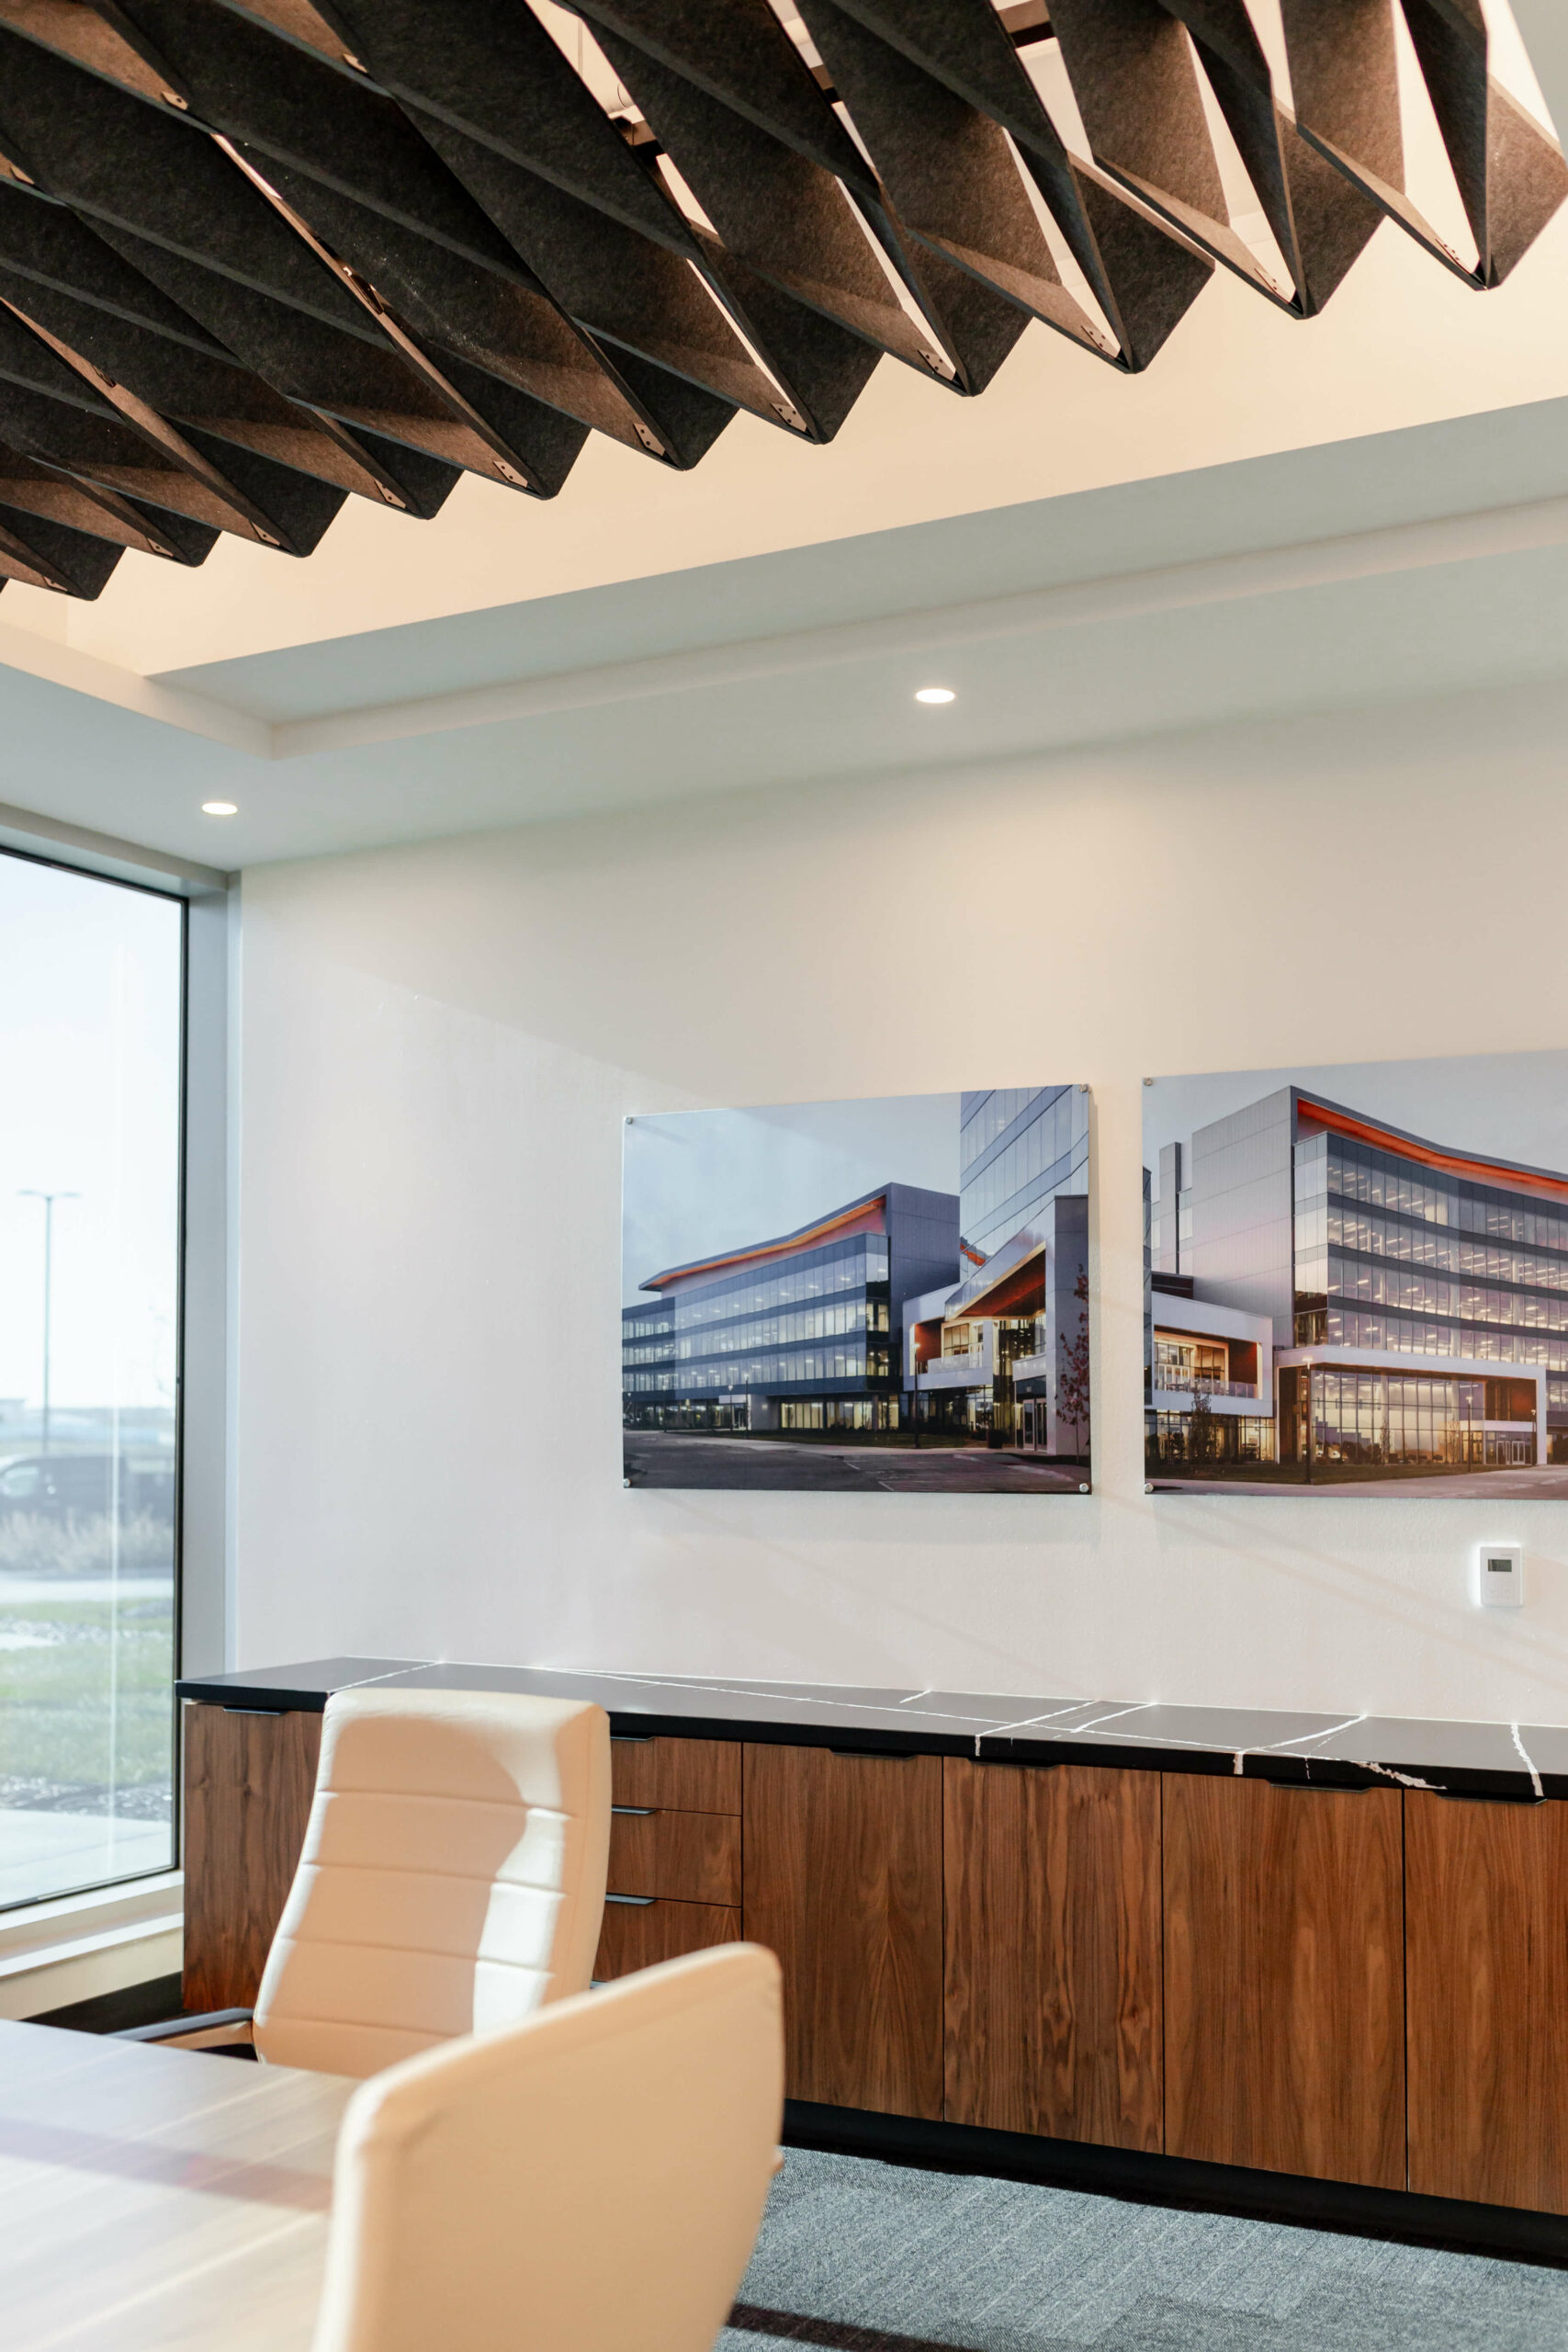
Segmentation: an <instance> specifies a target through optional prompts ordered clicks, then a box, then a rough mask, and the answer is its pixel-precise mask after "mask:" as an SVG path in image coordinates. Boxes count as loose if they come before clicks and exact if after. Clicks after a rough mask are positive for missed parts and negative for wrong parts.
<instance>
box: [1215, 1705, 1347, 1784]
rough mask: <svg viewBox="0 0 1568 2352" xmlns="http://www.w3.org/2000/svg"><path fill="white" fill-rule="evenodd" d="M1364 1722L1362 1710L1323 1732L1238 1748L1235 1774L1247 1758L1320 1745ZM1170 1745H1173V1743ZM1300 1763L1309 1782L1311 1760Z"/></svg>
mask: <svg viewBox="0 0 1568 2352" xmlns="http://www.w3.org/2000/svg"><path fill="white" fill-rule="evenodd" d="M1366 1720H1367V1716H1366V1711H1365V1709H1363V1710H1362V1712H1361V1713H1360V1714H1359V1715H1349V1716H1347V1718H1346V1720H1345V1721H1344V1722H1343V1723H1342V1724H1329V1725H1328V1726H1327V1728H1326V1729H1325V1730H1324V1731H1299V1732H1297V1733H1296V1734H1295V1735H1294V1736H1293V1737H1292V1738H1290V1739H1269V1740H1264V1741H1263V1742H1262V1743H1261V1744H1260V1745H1257V1746H1253V1747H1238V1748H1237V1749H1236V1750H1235V1770H1236V1771H1237V1772H1244V1771H1245V1770H1246V1769H1247V1758H1248V1757H1249V1756H1278V1755H1279V1753H1280V1749H1281V1748H1286V1747H1301V1746H1302V1745H1303V1743H1304V1742H1306V1741H1308V1740H1310V1741H1313V1742H1314V1743H1320V1742H1322V1741H1323V1740H1325V1739H1334V1738H1337V1736H1338V1734H1339V1733H1340V1732H1342V1731H1353V1730H1354V1729H1355V1727H1356V1725H1357V1724H1364V1723H1365V1722H1366ZM1172 1744H1173V1745H1174V1743H1172ZM1302 1762H1303V1764H1304V1766H1305V1767H1306V1777H1307V1779H1308V1780H1309V1781H1310V1780H1311V1778H1312V1758H1311V1757H1310V1756H1303V1758H1302Z"/></svg>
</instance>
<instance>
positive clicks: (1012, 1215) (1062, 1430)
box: [621, 1085, 1090, 1495]
mask: <svg viewBox="0 0 1568 2352" xmlns="http://www.w3.org/2000/svg"><path fill="white" fill-rule="evenodd" d="M621 1274H622V1290H621V1297H622V1306H621V1363H622V1373H621V1406H622V1410H621V1419H622V1431H623V1435H622V1454H623V1466H624V1474H625V1478H626V1484H627V1486H629V1487H753V1488H790V1489H796V1490H801V1489H804V1490H810V1491H819V1492H823V1493H831V1492H839V1493H846V1492H847V1493H857V1492H861V1491H863V1490H873V1491H882V1492H891V1493H898V1494H903V1493H927V1494H1041V1495H1046V1494H1075V1495H1076V1494H1087V1493H1088V1492H1089V1420H1090V1414H1089V1096H1088V1092H1087V1091H1086V1090H1085V1089H1084V1088H1082V1087H1079V1086H1077V1085H1062V1086H1020V1087H1011V1088H1002V1089H996V1088H992V1089H987V1090H982V1091H976V1092H974V1093H969V1094H911V1095H889V1096H886V1097H883V1098H874V1099H872V1100H870V1101H866V1102H853V1103H783V1104H774V1105H773V1106H771V1107H769V1108H765V1109H761V1110H735V1111H682V1112H674V1113H669V1114H660V1115H656V1116H652V1117H638V1118H632V1119H628V1120H627V1121H626V1157H625V1170H624V1190H623V1218H622V1267H621Z"/></svg>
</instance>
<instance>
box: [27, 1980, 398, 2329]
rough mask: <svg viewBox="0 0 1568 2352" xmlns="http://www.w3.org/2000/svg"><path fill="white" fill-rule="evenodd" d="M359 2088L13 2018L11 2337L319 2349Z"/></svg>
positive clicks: (343, 2081)
mask: <svg viewBox="0 0 1568 2352" xmlns="http://www.w3.org/2000/svg"><path fill="white" fill-rule="evenodd" d="M355 2087H356V2086H355V2084H354V2083H352V2082H350V2081H347V2080H346V2079H344V2077H343V2076H341V2075H310V2074H303V2073H300V2072H299V2071H297V2070H295V2069H294V2068H291V2067H284V2066H260V2065H254V2064H251V2063H249V2062H248V2061H246V2060H243V2059H235V2058H219V2057H213V2056H210V2055H209V2054H208V2053H206V2052H201V2051H195V2050H166V2049H158V2048H154V2047H150V2046H149V2045H147V2044H145V2043H142V2042H135V2041H110V2040H107V2039H105V2038H103V2037H101V2036H99V2035H96V2034H89V2033H67V2032H63V2031H62V2030H59V2029H58V2028H55V2027H51V2026H41V2025H16V2024H9V2023H6V2022H3V2021H0V2346H4V2347H5V2352H54V2347H55V2346H60V2347H62V2352H74V2347H76V2346H83V2347H86V2346H93V2347H94V2352H197V2346H200V2347H201V2352H215V2347H217V2346H221V2347H222V2352H263V2347H265V2352H309V2347H310V2335H311V2331H312V2328H313V2326H314V2324H315V2315H316V2303H317V2299H318V2296H319V2294H320V2290H321V2268H322V2263H323V2260H324V2257H325V2253H326V2240H327V2209H328V2206H329V2203H330V2201H331V2196H332V2174H333V2149H334V2147H335V2145H336V2141H337V2132H338V2125H339V2123H340V2122H341V2120H342V2118H343V2111H344V2108H345V2107H346V2106H347V2104H348V2101H349V2099H350V2098H352V2096H353V2094H354V2091H355Z"/></svg>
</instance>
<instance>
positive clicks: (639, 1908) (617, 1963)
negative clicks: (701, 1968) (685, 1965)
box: [593, 1900, 740, 1983]
mask: <svg viewBox="0 0 1568 2352" xmlns="http://www.w3.org/2000/svg"><path fill="white" fill-rule="evenodd" d="M739 1941H740V1913H739V1910H738V1909H732V1908H731V1907H730V1906H729V1905H727V1904H719V1903H670V1902H666V1901H663V1900H660V1901H659V1902H655V1903H606V1904H605V1905H604V1927H603V1928H602V1929H601V1931H600V1936H599V1956H598V1958H597V1959H596V1960H595V1961H594V1963H593V1973H594V1975H595V1977H596V1978H598V1979H599V1980H600V1981H601V1982H602V1983H604V1982H608V1980H609V1979H610V1978H611V1977H612V1976H629V1975H630V1974H631V1973H632V1972H633V1970H634V1969H637V1968H652V1967H653V1966H654V1965H655V1964H656V1963H657V1962H659V1961H661V1960H678V1959H679V1958H680V1956H681V1954H682V1952H686V1951H706V1950H707V1949H708V1947H709V1945H710V1944H738V1943H739Z"/></svg>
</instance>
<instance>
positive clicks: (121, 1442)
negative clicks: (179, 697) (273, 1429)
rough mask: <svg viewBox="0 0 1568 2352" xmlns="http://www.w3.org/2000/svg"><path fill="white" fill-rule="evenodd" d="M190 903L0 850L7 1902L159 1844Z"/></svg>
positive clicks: (144, 1857) (171, 1576) (167, 1746)
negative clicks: (183, 1045)
mask: <svg viewBox="0 0 1568 2352" xmlns="http://www.w3.org/2000/svg"><path fill="white" fill-rule="evenodd" d="M184 925H185V910H184V907H183V905H182V904H181V902H180V901H179V900H178V899H173V898H168V897H164V896H163V895H161V894H159V893H156V892H153V891H149V890H141V889H136V888H130V887H128V886H125V885H122V884H119V883H116V882H110V881H105V880H101V879H100V878H98V877H97V876H94V875H87V874H81V873H74V872H71V871H68V870H66V869H63V868H62V867H60V866H55V865H44V864H40V863H39V862H37V861H35V860H32V859H28V858H25V857H19V856H15V855H12V854H9V853H6V852H0V1906H4V1905H11V1904H17V1903H28V1902H36V1901H38V1900H39V1899H40V1898H41V1897H45V1896H49V1895H54V1894H64V1893H67V1892H69V1891H70V1890H73V1889H74V1888H78V1887H86V1886H93V1885H98V1884H102V1883H106V1882H108V1881H111V1880H116V1879H124V1878H130V1877H134V1876H136V1875H138V1874H140V1873H141V1872H143V1871H160V1870H166V1869H168V1868H169V1867H170V1866H171V1864H172V1862H173V1860H174V1833H175V1826H174V1804H173V1794H174V1791H173V1758H174V1707H173V1698H172V1691H171V1684H172V1681H173V1677H174V1671H175V1623H176V1618H175V1566H176V1560H175V1528H176V1525H177V1492H176V1447H175V1436H176V1417H177V1401H178V1400H177V1381H178V1317H179V1292H180V1285H179V1253H180V1214H179V1198H180V1164H181V1135H180V1131H181V1059H182V1051H181V1048H182V1036H183V1030H184V965H185V928H184Z"/></svg>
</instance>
